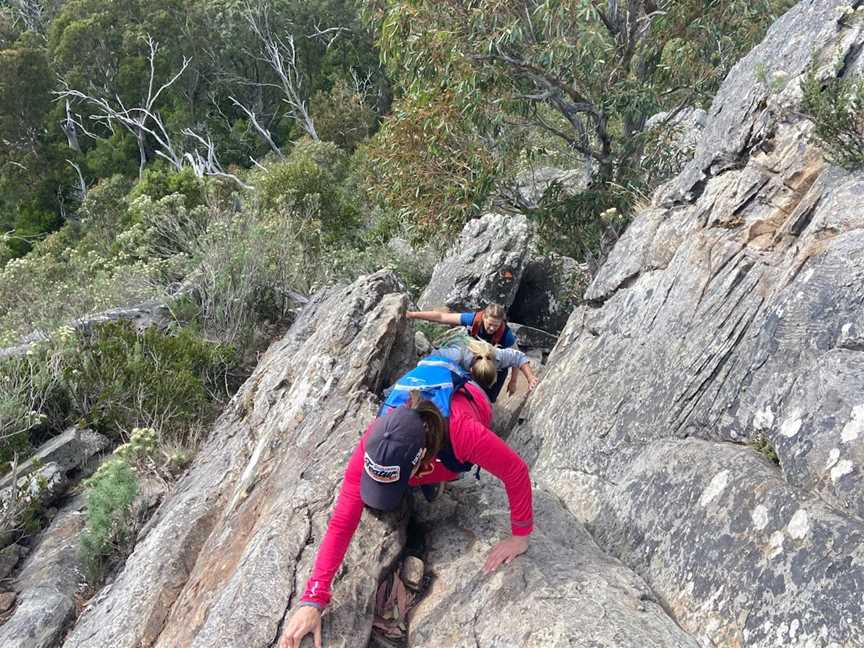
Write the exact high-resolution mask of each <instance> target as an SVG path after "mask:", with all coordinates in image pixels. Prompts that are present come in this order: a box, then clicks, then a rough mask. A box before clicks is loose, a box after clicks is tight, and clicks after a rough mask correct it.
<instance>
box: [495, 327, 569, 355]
mask: <svg viewBox="0 0 864 648" xmlns="http://www.w3.org/2000/svg"><path fill="white" fill-rule="evenodd" d="M507 326H509V327H510V330H511V331H513V334H514V335H515V336H516V344H517V345H518V346H519V348H520V349H521V350H523V351H531V350H535V349H542V350H544V351H548V350H550V349H551V348H552V347H554V346H555V343H556V342H557V340H558V338H557V337H556V336H555V335H553V334H552V333H548V332H546V331H541V330H540V329H537V328H534V327H532V326H525V325H524V324H517V323H516V322H508V323H507Z"/></svg>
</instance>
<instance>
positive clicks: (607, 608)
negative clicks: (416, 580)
mask: <svg viewBox="0 0 864 648" xmlns="http://www.w3.org/2000/svg"><path fill="white" fill-rule="evenodd" d="M490 480H491V481H490ZM483 481H484V482H486V483H483V484H482V485H481V484H479V483H477V482H476V481H475V480H474V479H473V478H469V479H464V478H463V479H462V480H461V481H460V482H456V483H455V484H450V485H448V487H447V489H446V493H445V495H443V496H442V498H441V499H442V501H441V502H438V501H436V502H435V503H434V505H432V506H430V505H428V504H425V503H418V504H417V506H418V508H419V509H420V510H419V511H418V516H417V517H418V519H419V520H420V521H421V522H424V523H425V524H426V526H427V528H428V533H427V546H428V551H429V558H428V561H427V569H429V570H431V571H432V572H433V580H432V585H431V587H430V591H429V592H428V594H427V595H426V596H425V598H423V600H422V601H421V602H420V604H419V605H418V606H417V608H416V609H415V610H414V612H413V615H412V617H411V626H410V636H409V645H410V646H412V647H413V648H454V647H459V648H461V647H463V646H464V647H468V646H471V647H474V646H480V647H482V648H485V647H488V648H497V647H499V646H519V647H520V648H541V647H542V648H559V647H560V648H564V647H567V646H586V647H587V646H592V647H596V648H698V645H699V644H698V643H697V642H696V641H695V639H693V638H692V637H689V636H688V635H687V634H686V633H685V632H684V631H682V630H681V629H680V628H679V627H678V626H677V625H675V623H674V621H672V619H670V618H669V617H668V616H667V615H666V613H665V612H664V611H663V609H662V608H661V607H660V605H658V604H657V602H656V601H655V600H654V597H653V595H652V594H651V591H650V590H649V588H648V587H647V586H646V585H645V583H644V582H643V581H642V580H641V579H639V578H638V577H637V576H636V575H635V574H634V573H633V572H632V571H630V570H629V569H627V568H626V567H625V566H624V565H622V564H621V563H620V562H619V561H617V560H614V559H612V558H610V557H609V556H607V555H605V554H604V553H603V552H602V551H601V550H600V549H599V548H598V547H597V545H596V544H595V543H594V541H593V540H592V539H591V536H590V535H589V534H588V532H587V531H585V529H584V527H583V526H582V525H581V524H579V523H578V522H577V521H576V520H574V519H573V517H572V516H571V515H569V514H568V513H567V512H566V511H565V510H564V509H563V508H562V507H561V504H560V502H559V501H558V500H557V499H556V498H555V497H554V496H553V495H550V494H549V493H545V492H542V491H538V490H535V492H534V515H535V519H537V520H538V521H542V522H541V523H540V525H539V526H538V528H537V529H536V530H535V532H534V533H533V534H532V536H531V544H530V548H529V550H528V553H527V554H525V555H524V556H522V557H520V558H518V559H517V560H515V561H513V562H512V563H511V564H510V565H507V566H505V567H502V568H500V569H499V570H498V571H496V572H494V573H493V574H490V575H488V576H485V575H483V573H482V572H481V570H480V568H481V567H482V566H483V563H484V561H485V558H486V554H487V553H488V551H489V550H490V549H491V548H492V545H493V544H494V543H495V542H497V541H498V540H499V539H502V538H504V537H506V536H507V535H508V534H509V515H508V508H507V498H506V496H505V494H504V491H503V489H502V488H501V487H500V486H499V485H498V484H496V483H494V482H495V480H494V478H490V477H489V476H488V475H487V476H486V477H484V478H483ZM416 499H417V500H418V502H419V500H420V498H416ZM478 511H479V512H481V513H480V514H479V515H478Z"/></svg>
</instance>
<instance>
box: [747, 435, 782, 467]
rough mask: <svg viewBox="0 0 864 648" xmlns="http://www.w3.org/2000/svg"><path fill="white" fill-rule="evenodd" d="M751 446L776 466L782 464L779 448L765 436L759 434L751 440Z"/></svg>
mask: <svg viewBox="0 0 864 648" xmlns="http://www.w3.org/2000/svg"><path fill="white" fill-rule="evenodd" d="M750 447H751V448H753V449H754V450H755V451H756V452H758V453H759V454H761V455H762V456H763V457H765V458H766V459H767V460H768V461H770V462H771V463H773V464H774V465H775V466H779V465H780V457H779V456H778V455H777V449H776V448H775V447H774V444H773V443H771V441H770V440H768V439H767V438H765V437H764V436H757V437H756V438H754V439H753V440H752V441H751V442H750Z"/></svg>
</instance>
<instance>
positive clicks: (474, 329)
mask: <svg viewBox="0 0 864 648" xmlns="http://www.w3.org/2000/svg"><path fill="white" fill-rule="evenodd" d="M485 313H486V311H485V310H482V311H478V312H476V313H474V321H473V322H471V337H473V338H479V337H480V329H481V328H483V330H484V331H485V330H486V329H485V327H483V317H484V315H485ZM506 331H507V320H506V319H505V320H501V326H499V327H498V329H497V330H496V331H495V332H494V333H493V334H492V339H491V340H490V343H491V344H492V346H496V347H497V346H500V344H501V340H503V339H504V333H505V332H506Z"/></svg>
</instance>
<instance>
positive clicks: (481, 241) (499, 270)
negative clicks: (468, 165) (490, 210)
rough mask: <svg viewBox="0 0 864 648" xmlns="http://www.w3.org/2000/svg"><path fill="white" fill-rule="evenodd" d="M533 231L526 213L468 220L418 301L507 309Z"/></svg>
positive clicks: (453, 306) (429, 304) (422, 305)
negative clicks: (494, 305) (451, 249)
mask: <svg viewBox="0 0 864 648" xmlns="http://www.w3.org/2000/svg"><path fill="white" fill-rule="evenodd" d="M530 235H531V230H530V227H529V226H528V219H527V218H525V217H524V216H504V215H501V214H487V215H485V216H483V218H479V219H476V220H472V221H470V222H469V223H468V224H467V225H466V226H465V228H464V229H463V230H462V233H461V234H460V235H459V240H458V241H457V242H456V245H455V247H454V251H453V253H452V254H451V255H449V256H448V257H446V258H445V259H444V260H443V261H441V262H440V263H439V264H438V265H437V266H435V271H434V272H433V273H432V279H431V281H430V282H429V285H428V287H427V288H426V290H425V291H423V294H422V295H421V296H420V299H419V300H418V302H417V304H418V306H419V307H420V308H421V309H431V308H441V307H447V308H449V309H450V310H454V311H458V310H466V311H467V310H477V309H480V308H483V307H484V306H486V304H488V303H490V302H496V303H499V304H501V305H503V306H504V308H508V307H509V306H510V304H512V303H513V298H514V297H515V296H516V290H517V288H518V287H519V281H520V280H521V278H522V271H523V268H524V263H525V258H526V255H527V253H528V241H529V238H530Z"/></svg>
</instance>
